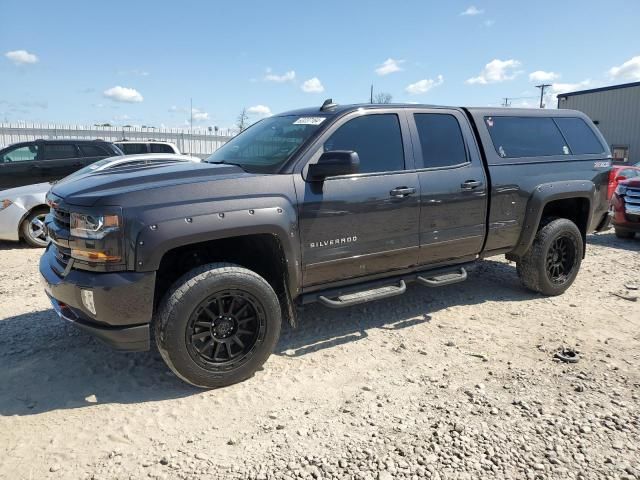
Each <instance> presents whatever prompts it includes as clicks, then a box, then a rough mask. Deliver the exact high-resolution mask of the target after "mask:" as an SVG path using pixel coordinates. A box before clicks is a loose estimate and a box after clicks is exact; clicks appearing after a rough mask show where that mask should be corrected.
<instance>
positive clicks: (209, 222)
mask: <svg viewBox="0 0 640 480" xmlns="http://www.w3.org/2000/svg"><path fill="white" fill-rule="evenodd" d="M610 168H611V154H610V152H609V148H608V147H607V145H606V142H605V141H604V139H603V138H602V135H601V134H600V132H598V130H597V128H596V127H595V125H594V124H593V122H592V121H591V120H589V118H588V117H586V116H585V115H584V114H582V113H580V112H574V111H570V110H543V109H536V110H533V109H531V110H524V109H522V110H520V109H496V108H457V107H433V106H426V105H424V106H421V105H384V106H374V105H347V106H338V105H335V104H332V103H331V102H329V101H327V102H325V105H323V106H322V107H321V108H318V107H315V108H307V109H303V110H296V111H292V112H288V113H283V114H280V115H274V116H272V117H269V118H266V119H264V120H262V121H260V122H258V123H257V124H255V125H253V126H251V127H250V128H248V129H246V130H245V131H244V132H242V133H241V134H239V135H238V136H236V137H234V138H233V139H232V140H230V141H229V142H228V143H227V144H225V145H224V146H223V147H222V148H220V149H219V150H217V151H216V152H215V153H214V154H213V155H212V156H211V157H209V158H208V159H207V160H206V162H203V163H186V162H185V163H184V164H171V165H141V166H137V167H131V168H128V169H126V170H121V171H118V172H97V173H88V174H86V175H83V176H78V177H76V178H70V179H66V180H63V181H62V182H59V183H57V184H56V185H54V186H53V188H52V189H51V191H50V192H49V194H48V197H47V199H48V202H49V205H50V206H51V213H50V214H49V215H48V216H47V220H46V225H47V229H48V232H49V237H50V239H51V243H50V244H49V246H48V247H47V250H46V252H45V254H44V255H43V257H42V259H41V260H40V273H41V274H42V277H43V279H44V286H45V289H46V291H47V294H48V295H49V296H50V298H51V300H52V303H53V306H54V308H55V309H56V311H57V312H58V314H59V315H60V316H61V317H62V318H64V319H66V320H68V321H70V322H73V323H74V324H76V325H77V326H79V327H80V328H83V329H84V330H86V331H89V332H91V333H93V334H94V335H96V336H98V337H99V338H101V339H103V340H104V341H106V342H107V343H109V344H111V345H113V346H114V347H116V348H120V349H124V350H146V349H148V348H149V346H150V340H151V338H155V341H156V343H157V345H158V348H159V350H160V353H161V354H162V356H163V358H164V360H165V361H166V362H167V364H168V365H169V367H170V368H171V369H172V370H173V371H174V372H175V373H176V375H178V376H179V377H180V378H182V379H184V380H186V381H187V382H190V383H192V384H194V385H198V386H201V387H215V386H222V385H228V384H230V383H233V382H237V381H240V380H242V379H244V378H247V377H248V376H250V375H251V374H253V372H255V371H256V369H258V368H259V367H260V366H261V365H262V364H263V363H264V361H265V360H266V359H267V357H268V356H269V355H270V354H271V351H272V349H273V348H274V346H275V344H276V342H277V340H278V336H279V333H280V327H281V321H282V319H285V320H288V321H289V322H290V323H291V324H292V325H295V324H296V312H297V309H298V307H300V306H302V305H304V304H306V303H309V302H319V303H321V304H323V305H325V306H327V307H330V308H342V307H351V306H353V305H357V304H360V303H363V302H368V301H372V300H380V299H383V298H388V297H393V296H396V295H402V294H403V293H404V292H405V291H406V289H407V285H406V284H407V283H409V282H415V283H417V284H420V285H423V286H425V287H428V288H433V287H442V286H445V285H450V284H453V283H456V282H461V281H463V280H465V279H466V278H467V272H466V269H467V268H468V266H469V265H471V264H473V263H474V262H476V261H477V260H479V259H481V258H485V257H490V256H494V255H505V254H506V255H507V258H509V259H511V260H514V261H515V262H516V264H517V272H518V274H519V276H520V279H521V281H522V283H523V284H524V286H525V287H527V288H528V289H530V290H532V291H534V292H540V293H542V294H544V295H560V294H561V293H563V292H564V291H565V290H566V289H567V288H569V286H570V285H571V284H572V283H573V281H574V280H575V278H576V276H577V275H578V271H579V269H580V263H581V261H582V258H583V256H584V253H585V248H586V243H585V239H586V235H587V233H589V232H592V231H594V230H601V229H603V228H605V227H606V226H607V222H608V202H607V182H608V176H609V170H610ZM152 329H153V331H154V332H155V333H154V334H153V336H152V335H151V331H152Z"/></svg>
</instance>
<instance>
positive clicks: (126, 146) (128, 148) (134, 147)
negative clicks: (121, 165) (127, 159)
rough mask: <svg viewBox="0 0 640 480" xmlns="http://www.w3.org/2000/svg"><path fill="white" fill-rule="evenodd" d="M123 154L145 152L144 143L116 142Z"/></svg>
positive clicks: (145, 146)
mask: <svg viewBox="0 0 640 480" xmlns="http://www.w3.org/2000/svg"><path fill="white" fill-rule="evenodd" d="M116 145H117V146H118V147H120V150H122V151H123V152H124V154H125V155H136V154H139V153H147V145H146V143H116Z"/></svg>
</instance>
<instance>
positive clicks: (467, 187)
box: [460, 180, 482, 190]
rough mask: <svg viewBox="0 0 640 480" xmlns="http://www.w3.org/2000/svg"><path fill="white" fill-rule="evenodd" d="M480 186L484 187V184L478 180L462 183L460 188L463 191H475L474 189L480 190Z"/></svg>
mask: <svg viewBox="0 0 640 480" xmlns="http://www.w3.org/2000/svg"><path fill="white" fill-rule="evenodd" d="M480 185H482V183H481V182H478V181H477V180H467V181H466V182H462V183H461V184H460V187H461V188H462V189H463V190H473V189H474V188H478V187H479V186H480Z"/></svg>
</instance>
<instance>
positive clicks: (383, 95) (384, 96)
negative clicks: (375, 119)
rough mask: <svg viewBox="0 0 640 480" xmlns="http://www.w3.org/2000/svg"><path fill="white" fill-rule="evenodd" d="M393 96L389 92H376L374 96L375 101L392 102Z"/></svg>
mask: <svg viewBox="0 0 640 480" xmlns="http://www.w3.org/2000/svg"><path fill="white" fill-rule="evenodd" d="M391 100H393V96H392V95H391V94H390V93H387V92H379V93H376V94H375V96H374V97H373V103H391Z"/></svg>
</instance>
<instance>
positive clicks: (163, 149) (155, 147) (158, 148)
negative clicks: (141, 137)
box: [149, 143, 175, 153]
mask: <svg viewBox="0 0 640 480" xmlns="http://www.w3.org/2000/svg"><path fill="white" fill-rule="evenodd" d="M149 149H150V150H151V153H175V152H174V151H173V148H171V145H167V144H164V143H151V144H149Z"/></svg>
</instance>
